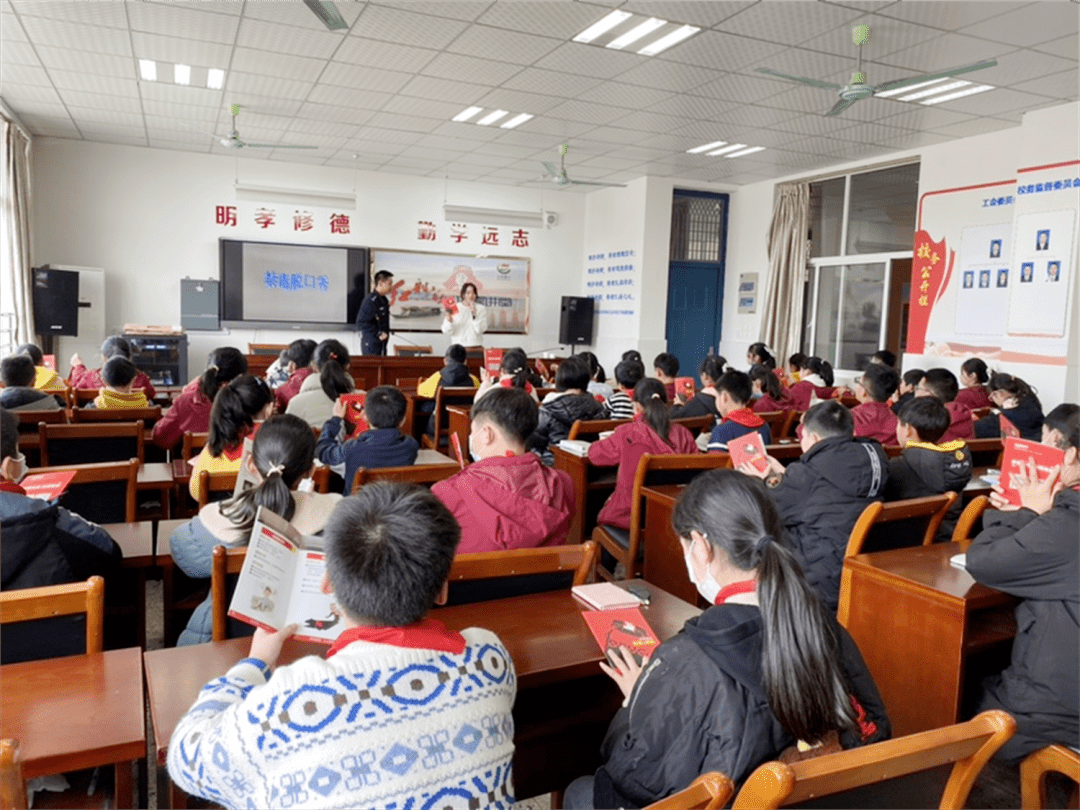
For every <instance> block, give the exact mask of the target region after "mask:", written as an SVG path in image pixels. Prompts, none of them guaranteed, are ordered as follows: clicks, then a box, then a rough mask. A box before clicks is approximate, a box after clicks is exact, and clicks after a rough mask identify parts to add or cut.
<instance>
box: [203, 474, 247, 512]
mask: <svg viewBox="0 0 1080 810" xmlns="http://www.w3.org/2000/svg"><path fill="white" fill-rule="evenodd" d="M237 475H238V473H237V471H236V470H228V471H223V472H210V471H209V470H199V509H202V508H203V507H204V506H206V505H207V504H208V503H210V501H218V500H221V498H220V497H218V498H215V497H212V496H213V495H221V493H223V492H227V493H229V494H230V495H231V494H232V491H233V490H234V489H236V478H237Z"/></svg>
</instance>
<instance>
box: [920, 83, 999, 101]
mask: <svg viewBox="0 0 1080 810" xmlns="http://www.w3.org/2000/svg"><path fill="white" fill-rule="evenodd" d="M993 89H994V88H993V87H992V86H991V85H989V84H977V85H975V86H974V87H965V88H964V89H963V90H959V91H957V92H955V93H947V94H946V95H944V96H934V97H933V98H928V99H927V100H926V101H923V102H922V103H923V104H939V103H941V102H942V101H952V100H953V99H954V98H963V97H964V96H973V95H975V94H976V93H984V92H986V91H987V90H993Z"/></svg>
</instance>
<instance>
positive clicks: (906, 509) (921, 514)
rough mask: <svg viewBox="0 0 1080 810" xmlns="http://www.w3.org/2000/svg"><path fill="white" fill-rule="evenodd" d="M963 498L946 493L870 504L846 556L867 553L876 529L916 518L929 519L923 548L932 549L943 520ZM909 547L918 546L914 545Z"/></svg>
mask: <svg viewBox="0 0 1080 810" xmlns="http://www.w3.org/2000/svg"><path fill="white" fill-rule="evenodd" d="M959 497H960V496H959V495H957V494H956V493H955V492H946V493H944V494H942V495H928V496H927V497H925V498H908V499H907V500H903V501H892V502H891V503H882V502H881V501H874V502H873V503H871V504H869V505H868V506H867V507H866V508H865V509H864V510H863V512H862V514H861V515H859V519H858V520H857V521H855V526H854V527H853V528H852V529H851V534H850V535H848V544H847V549H846V550H845V551H844V556H845V557H854V556H855V555H856V554H862V553H863V546H864V545H865V543H866V539H867V537H868V536H869V535H870V530H871V528H872V527H873V526H876V525H879V524H882V523H892V522H895V521H897V520H911V519H913V518H926V531H924V532H923V536H922V545H924V546H928V545H930V544H931V543H933V542H934V535H935V534H937V530H938V528H939V527H940V526H941V521H942V520H944V519H945V513H946V512H948V511H949V508H950V507H951V506H952V505H953V504H954V503H956V499H957V498H959ZM909 545H915V543H910V544H909Z"/></svg>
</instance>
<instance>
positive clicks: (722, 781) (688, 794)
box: [645, 771, 735, 810]
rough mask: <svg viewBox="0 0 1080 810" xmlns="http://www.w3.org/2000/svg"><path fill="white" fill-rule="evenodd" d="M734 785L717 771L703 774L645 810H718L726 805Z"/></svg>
mask: <svg viewBox="0 0 1080 810" xmlns="http://www.w3.org/2000/svg"><path fill="white" fill-rule="evenodd" d="M734 792H735V785H733V784H732V782H731V780H730V779H728V777H726V776H725V775H724V774H722V773H720V772H719V771H710V772H709V773H703V774H702V775H701V776H699V777H698V778H697V779H695V780H694V781H693V782H691V783H690V786H689V787H685V788H683V789H682V790H680V791H679V792H678V793H672V794H671V795H670V796H668V797H667V798H664V799H661V800H660V801H658V802H653V803H652V804H650V805H647V806H646V807H645V810H720V809H721V808H722V807H724V805H726V804H727V801H728V799H730V798H731V794H732V793H734Z"/></svg>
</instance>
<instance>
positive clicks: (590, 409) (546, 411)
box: [528, 394, 607, 455]
mask: <svg viewBox="0 0 1080 810" xmlns="http://www.w3.org/2000/svg"><path fill="white" fill-rule="evenodd" d="M606 415H607V412H606V411H605V410H604V405H603V403H601V402H597V400H596V398H595V397H594V396H593V395H592V394H564V395H563V396H561V397H559V398H558V399H556V400H554V401H553V402H549V403H548V404H547V405H541V406H540V423H539V424H538V425H537V426H536V431H535V432H534V433H533V435H532V436H530V437H529V441H528V447H529V449H530V450H534V449H535V450H540V451H541V452H542V453H544V455H547V454H548V449H547V448H548V445H549V444H558V443H559V442H561V441H562V440H563V439H565V438H566V437H567V436H568V435H570V428H571V427H572V426H573V424H574V422H576V421H577V420H578V419H603V418H605V416H606Z"/></svg>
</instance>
